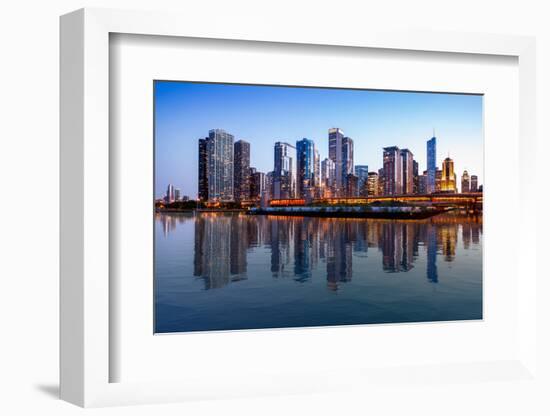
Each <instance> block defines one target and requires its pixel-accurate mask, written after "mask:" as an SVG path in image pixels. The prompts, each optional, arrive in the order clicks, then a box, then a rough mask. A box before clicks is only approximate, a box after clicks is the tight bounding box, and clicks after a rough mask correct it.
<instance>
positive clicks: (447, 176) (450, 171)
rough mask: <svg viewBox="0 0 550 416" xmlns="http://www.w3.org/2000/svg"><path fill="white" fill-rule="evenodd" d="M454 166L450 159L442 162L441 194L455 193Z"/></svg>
mask: <svg viewBox="0 0 550 416" xmlns="http://www.w3.org/2000/svg"><path fill="white" fill-rule="evenodd" d="M454 166H455V164H454V162H453V160H452V159H451V158H450V157H447V158H445V160H444V161H443V168H442V169H441V192H456V174H455V168H454Z"/></svg>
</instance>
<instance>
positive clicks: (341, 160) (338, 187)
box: [328, 128, 353, 196]
mask: <svg viewBox="0 0 550 416" xmlns="http://www.w3.org/2000/svg"><path fill="white" fill-rule="evenodd" d="M328 157H329V159H331V160H332V161H333V162H334V167H335V184H334V191H335V193H336V195H337V196H343V195H344V194H345V193H346V180H347V176H348V175H349V174H350V173H353V140H352V139H351V138H350V137H345V136H344V132H343V131H342V130H341V129H339V128H331V129H329V131H328Z"/></svg>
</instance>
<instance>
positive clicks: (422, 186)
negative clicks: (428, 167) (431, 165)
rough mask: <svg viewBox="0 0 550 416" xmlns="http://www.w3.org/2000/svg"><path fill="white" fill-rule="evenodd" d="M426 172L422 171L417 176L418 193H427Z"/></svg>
mask: <svg viewBox="0 0 550 416" xmlns="http://www.w3.org/2000/svg"><path fill="white" fill-rule="evenodd" d="M427 187H428V173H427V172H426V171H424V173H423V174H422V175H419V176H418V193H419V194H420V195H424V194H426V193H428V189H427Z"/></svg>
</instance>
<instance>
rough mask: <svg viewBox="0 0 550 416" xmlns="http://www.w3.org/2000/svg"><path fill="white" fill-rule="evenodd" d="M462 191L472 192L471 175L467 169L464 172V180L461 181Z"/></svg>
mask: <svg viewBox="0 0 550 416" xmlns="http://www.w3.org/2000/svg"><path fill="white" fill-rule="evenodd" d="M460 192H462V193H463V194H465V193H468V192H470V175H468V171H467V170H465V171H464V172H463V173H462V180H461V182H460Z"/></svg>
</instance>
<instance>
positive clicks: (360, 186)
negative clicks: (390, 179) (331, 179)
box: [355, 165, 369, 196]
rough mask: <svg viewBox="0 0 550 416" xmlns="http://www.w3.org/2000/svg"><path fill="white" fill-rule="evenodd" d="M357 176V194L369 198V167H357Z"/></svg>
mask: <svg viewBox="0 0 550 416" xmlns="http://www.w3.org/2000/svg"><path fill="white" fill-rule="evenodd" d="M355 176H357V193H358V195H359V196H367V194H368V190H367V182H368V179H369V167H368V166H367V165H355Z"/></svg>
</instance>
